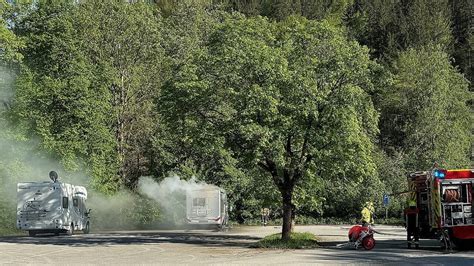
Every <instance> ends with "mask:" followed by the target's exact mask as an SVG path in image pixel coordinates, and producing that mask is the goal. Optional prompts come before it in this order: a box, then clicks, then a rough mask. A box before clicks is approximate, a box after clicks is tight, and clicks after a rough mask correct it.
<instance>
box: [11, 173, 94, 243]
mask: <svg viewBox="0 0 474 266" xmlns="http://www.w3.org/2000/svg"><path fill="white" fill-rule="evenodd" d="M56 176H57V175H56ZM56 179H57V178H56ZM86 200H87V190H86V189H85V188H84V187H81V186H74V185H71V184H66V183H61V182H58V181H57V180H53V182H24V183H18V184H17V228H18V229H21V230H26V231H28V233H29V235H30V236H35V235H36V234H39V233H54V234H56V235H59V234H60V233H67V234H69V235H72V234H73V233H74V231H77V230H82V231H83V232H84V233H85V234H87V233H89V230H90V221H89V213H90V209H89V210H87V209H86Z"/></svg>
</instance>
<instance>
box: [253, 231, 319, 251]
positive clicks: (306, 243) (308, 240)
mask: <svg viewBox="0 0 474 266" xmlns="http://www.w3.org/2000/svg"><path fill="white" fill-rule="evenodd" d="M255 247H257V248H275V249H306V248H315V247H318V241H317V240H316V236H315V235H314V234H311V233H296V232H293V233H291V239H290V240H287V241H284V240H281V233H279V234H273V235H269V236H266V237H265V238H263V239H262V240H260V241H258V242H257V243H256V244H255Z"/></svg>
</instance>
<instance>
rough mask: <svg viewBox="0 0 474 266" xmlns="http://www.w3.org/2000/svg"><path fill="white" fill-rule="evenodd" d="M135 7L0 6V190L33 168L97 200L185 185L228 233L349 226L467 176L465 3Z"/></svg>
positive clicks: (248, 0) (253, 1)
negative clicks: (71, 179) (416, 192)
mask: <svg viewBox="0 0 474 266" xmlns="http://www.w3.org/2000/svg"><path fill="white" fill-rule="evenodd" d="M135 2H139V3H133V4H130V3H126V1H112V0H109V1H99V2H97V1H84V2H81V1H79V3H78V1H70V2H67V1H65V2H62V3H59V2H58V3H55V2H54V1H53V2H48V1H36V2H35V3H34V4H15V5H12V4H7V3H6V2H5V1H1V3H0V6H1V9H0V13H1V15H2V16H1V20H0V45H1V47H0V60H1V64H2V67H3V68H2V71H1V80H0V84H1V86H2V87H1V90H0V93H1V94H0V101H1V103H0V111H1V113H0V147H1V148H2V154H0V182H4V183H7V181H8V180H9V181H12V180H20V178H21V176H22V173H24V172H25V169H26V168H25V165H26V164H28V163H27V162H29V159H28V160H25V156H23V155H24V154H36V155H38V156H40V157H48V158H50V159H52V160H53V161H59V162H60V164H61V166H62V167H64V171H68V172H71V173H74V172H76V173H77V172H85V174H86V175H87V176H91V177H92V178H91V179H89V180H88V181H87V182H88V184H87V185H89V186H90V187H91V188H94V189H95V190H96V191H99V192H101V193H105V194H108V195H114V194H115V193H119V191H120V190H123V189H125V190H128V191H132V193H133V191H135V189H136V185H137V182H138V178H139V177H140V176H153V177H154V178H156V179H157V180H161V179H162V178H163V177H165V176H168V175H169V174H170V173H176V174H178V175H180V176H181V177H183V178H190V177H191V176H196V177H197V178H198V179H200V180H204V181H206V182H208V183H212V184H215V185H218V186H221V187H223V188H225V189H226V190H227V192H228V194H229V199H230V201H231V205H232V207H233V211H232V212H231V216H232V219H235V220H237V221H238V222H245V221H246V220H252V219H255V218H256V217H258V215H259V213H260V208H262V207H269V208H271V210H272V214H271V215H272V217H274V218H275V219H280V218H282V214H283V213H284V211H286V213H287V214H289V213H290V212H288V211H292V212H293V213H292V216H294V215H296V217H300V216H301V217H305V216H308V217H317V218H321V217H339V218H351V219H354V218H356V216H358V212H359V210H360V206H361V204H362V203H363V202H364V201H366V200H373V201H375V202H376V205H378V206H380V201H381V195H382V194H384V193H394V192H398V191H403V190H405V186H406V184H405V183H406V182H405V175H406V173H407V172H409V171H413V170H427V169H429V168H430V167H431V166H432V165H433V163H434V162H438V163H440V165H441V166H442V167H449V168H457V167H462V168H465V167H469V166H472V158H471V154H472V140H473V136H472V132H473V128H472V124H473V123H472V122H473V107H472V106H469V104H472V92H469V88H470V83H469V81H471V82H472V81H473V74H472V73H473V72H472V63H471V61H472V40H473V37H472V27H471V26H469V25H472V16H470V14H471V12H469V10H471V11H472V4H471V1H449V0H420V1H404V0H395V1H385V0H378V1H370V0H353V1H352V0H337V1H326V0H317V1H308V0H213V1H211V0H201V1H198V0H195V1H191V0H189V1H177V0H166V1H165V0H163V1H135ZM155 2H156V3H155ZM32 141H33V142H32ZM19 143H22V144H19ZM29 143H35V144H34V145H29ZM6 150H9V151H11V152H10V153H9V155H5V153H4V152H3V151H6ZM40 151H41V152H40ZM11 154H16V155H18V154H20V155H19V156H11ZM26 157H28V156H26ZM15 158H17V159H15ZM28 158H29V157H28ZM28 173H29V174H31V173H30V172H28ZM2 189H5V188H2ZM120 193H122V192H120ZM126 193H129V192H126ZM138 201H139V202H143V204H139V205H140V206H145V207H144V208H147V207H146V206H151V205H149V204H150V203H149V202H145V201H144V199H142V198H138ZM402 202H403V199H402V198H397V197H395V199H394V200H393V201H392V203H391V205H390V214H391V215H392V216H398V215H399V213H400V210H401V208H402V207H403V206H402ZM9 204H10V203H7V201H5V202H2V201H0V210H2V209H4V208H12V207H11V206H10V207H5V206H7V205H9ZM10 205H11V204H10ZM135 209H136V212H134V213H133V214H129V215H128V214H127V215H128V216H136V217H139V218H137V219H139V220H140V221H142V222H143V223H149V222H150V221H151V220H150V219H152V218H151V217H155V216H156V215H157V213H158V212H157V211H153V212H150V213H146V211H145V212H142V211H143V210H144V209H140V208H135ZM379 210H382V209H381V208H379ZM125 212H126V211H125ZM283 216H284V215H283ZM6 217H7V218H5V217H3V216H1V217H0V224H5V222H4V221H5V220H8V219H10V218H8V217H10V216H8V215H7V216H6ZM2 219H3V221H2ZM283 220H285V219H283Z"/></svg>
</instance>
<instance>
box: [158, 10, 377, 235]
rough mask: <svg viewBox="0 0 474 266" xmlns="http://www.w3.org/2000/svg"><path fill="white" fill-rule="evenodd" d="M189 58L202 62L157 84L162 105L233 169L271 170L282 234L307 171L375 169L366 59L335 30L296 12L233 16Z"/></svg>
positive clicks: (354, 178)
mask: <svg viewBox="0 0 474 266" xmlns="http://www.w3.org/2000/svg"><path fill="white" fill-rule="evenodd" d="M195 64H196V65H200V66H202V67H201V68H200V69H198V70H197V71H196V72H195V74H194V75H192V76H190V77H189V78H188V80H187V81H183V80H180V82H174V83H170V84H168V85H169V86H168V87H165V88H164V93H165V94H167V95H168V97H167V98H166V100H167V103H166V104H169V105H170V106H173V107H174V110H175V113H174V114H173V115H180V116H183V117H185V118H186V119H187V121H190V125H191V126H192V125H195V127H196V128H197V127H199V128H201V129H202V133H203V134H206V137H207V138H212V139H214V140H215V143H217V144H219V145H221V147H223V149H225V150H227V152H228V153H229V154H230V155H232V156H233V157H235V158H238V160H239V161H240V165H241V166H244V165H245V166H247V167H255V166H256V167H258V168H260V169H261V170H262V171H263V172H264V173H266V175H267V176H269V177H271V179H272V180H273V182H274V184H275V185H276V187H277V188H278V190H279V192H280V195H281V199H282V206H283V227H282V238H283V239H289V238H290V232H291V227H292V219H293V217H292V214H293V212H294V203H293V201H292V200H293V197H294V193H295V187H296V186H297V185H298V184H300V185H301V186H302V187H304V182H307V180H305V179H306V177H307V176H308V175H310V174H312V175H317V176H320V177H323V178H327V179H334V180H340V181H341V183H344V181H345V182H346V183H349V182H355V183H356V184H357V183H360V182H363V181H364V180H366V179H367V178H368V177H369V176H372V175H375V165H374V163H373V162H372V159H371V154H372V149H373V145H372V140H373V139H372V138H373V137H374V135H375V134H376V133H377V127H376V125H377V114H376V112H375V110H374V108H373V106H372V103H371V100H370V97H369V96H368V94H367V91H368V90H371V89H372V85H371V81H370V73H369V72H370V71H369V65H370V64H371V62H370V60H369V57H368V51H367V49H364V48H362V47H360V46H359V45H358V44H357V43H356V42H351V41H348V40H347V39H346V38H345V37H344V34H343V32H342V31H341V30H338V29H336V28H334V27H332V26H330V25H329V24H328V23H326V22H323V23H318V22H315V21H309V20H306V19H303V18H297V17H290V18H289V19H287V20H285V21H283V22H281V23H272V22H269V21H268V20H267V19H264V18H261V17H257V18H250V19H246V18H244V17H241V16H235V17H232V18H228V19H226V20H225V21H224V22H223V23H222V24H221V25H220V26H219V27H218V28H217V30H216V31H215V32H214V34H213V35H212V36H211V38H210V40H209V45H208V52H207V54H206V55H203V56H201V57H200V58H198V60H197V62H195ZM171 95H174V96H173V97H171ZM191 121H192V122H191ZM200 138H202V136H200V135H199V134H197V136H196V137H195V138H193V140H199V139H200ZM352 184H354V183H352Z"/></svg>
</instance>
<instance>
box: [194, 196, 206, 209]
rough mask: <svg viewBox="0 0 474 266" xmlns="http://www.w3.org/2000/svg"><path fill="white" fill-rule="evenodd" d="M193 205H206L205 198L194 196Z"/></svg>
mask: <svg viewBox="0 0 474 266" xmlns="http://www.w3.org/2000/svg"><path fill="white" fill-rule="evenodd" d="M193 206H194V207H204V206H206V199H205V198H194V199H193Z"/></svg>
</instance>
